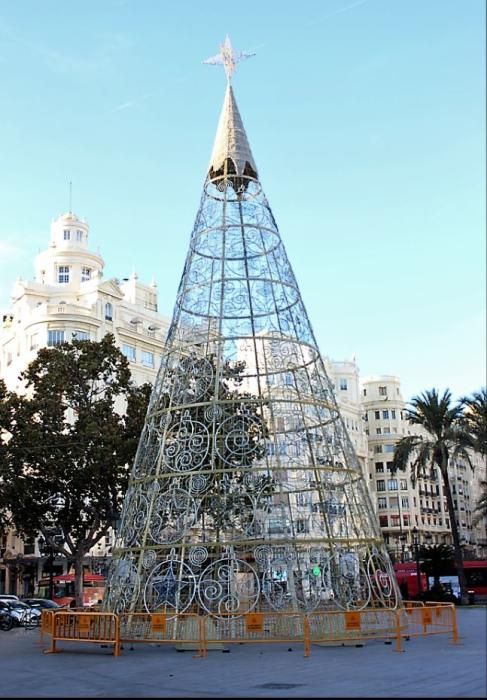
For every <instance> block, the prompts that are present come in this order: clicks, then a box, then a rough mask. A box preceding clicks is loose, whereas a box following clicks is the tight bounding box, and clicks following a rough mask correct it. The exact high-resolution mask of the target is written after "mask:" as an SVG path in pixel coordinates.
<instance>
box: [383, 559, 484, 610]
mask: <svg viewBox="0 0 487 700" xmlns="http://www.w3.org/2000/svg"><path fill="white" fill-rule="evenodd" d="M463 569H464V571H465V579H466V582H467V591H468V592H469V593H473V594H475V596H476V597H478V598H484V597H487V560H486V559H466V560H465V561H464V562H463ZM394 571H395V574H396V579H397V583H398V585H399V588H400V589H401V594H402V597H403V598H404V599H405V600H407V599H408V598H415V597H416V596H417V594H418V576H417V569H416V562H404V563H396V564H394ZM440 582H441V583H445V585H447V587H448V588H450V589H451V590H452V592H453V593H454V594H456V595H457V597H458V595H459V591H460V587H459V584H458V576H457V575H456V568H455V565H454V564H452V567H451V569H450V570H448V571H446V570H445V575H444V576H440ZM432 583H433V580H432V578H431V577H430V581H429V584H430V585H428V579H427V577H426V574H423V573H422V572H421V590H422V592H423V593H426V591H427V590H428V589H429V588H430V587H431V584H432Z"/></svg>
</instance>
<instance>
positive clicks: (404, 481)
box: [401, 479, 416, 505]
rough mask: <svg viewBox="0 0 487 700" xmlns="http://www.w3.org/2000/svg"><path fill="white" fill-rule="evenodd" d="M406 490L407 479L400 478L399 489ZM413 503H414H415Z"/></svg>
mask: <svg viewBox="0 0 487 700" xmlns="http://www.w3.org/2000/svg"><path fill="white" fill-rule="evenodd" d="M407 490H408V482H407V479H401V491H407ZM414 505H416V503H415V504H414Z"/></svg>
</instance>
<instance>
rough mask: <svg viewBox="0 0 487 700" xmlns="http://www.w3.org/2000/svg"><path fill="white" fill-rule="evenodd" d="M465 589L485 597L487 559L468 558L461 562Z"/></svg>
mask: <svg viewBox="0 0 487 700" xmlns="http://www.w3.org/2000/svg"><path fill="white" fill-rule="evenodd" d="M463 568H464V571H465V578H466V579H467V589H468V590H469V591H473V592H474V593H475V594H476V595H478V596H480V597H487V559H470V560H466V561H464V562H463Z"/></svg>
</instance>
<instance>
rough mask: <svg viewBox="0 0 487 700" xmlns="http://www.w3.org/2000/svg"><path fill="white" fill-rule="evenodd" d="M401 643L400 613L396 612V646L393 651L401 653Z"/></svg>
mask: <svg viewBox="0 0 487 700" xmlns="http://www.w3.org/2000/svg"><path fill="white" fill-rule="evenodd" d="M401 641H402V640H401V612H400V610H396V646H395V649H394V651H403V648H402V644H401Z"/></svg>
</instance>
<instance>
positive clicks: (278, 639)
mask: <svg viewBox="0 0 487 700" xmlns="http://www.w3.org/2000/svg"><path fill="white" fill-rule="evenodd" d="M203 619H204V632H205V638H204V645H205V649H206V648H207V647H208V645H209V644H211V643H213V644H214V643H218V642H220V643H222V644H247V643H253V644H265V643H272V644H276V643H284V642H285V643H290V642H300V643H301V642H302V643H303V645H304V656H309V654H310V640H309V624H308V622H307V620H306V616H305V615H304V614H303V613H290V612H267V611H266V612H250V613H245V614H243V615H241V616H240V617H236V616H235V615H232V614H231V613H229V614H228V615H226V616H225V617H223V618H219V617H213V616H210V615H207V616H205V617H204V618H203Z"/></svg>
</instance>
